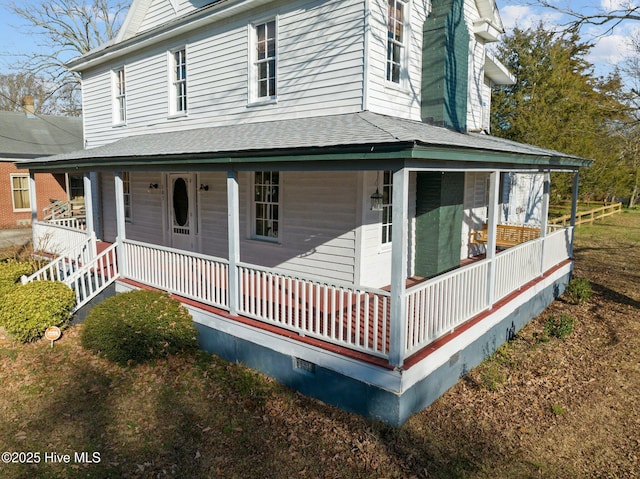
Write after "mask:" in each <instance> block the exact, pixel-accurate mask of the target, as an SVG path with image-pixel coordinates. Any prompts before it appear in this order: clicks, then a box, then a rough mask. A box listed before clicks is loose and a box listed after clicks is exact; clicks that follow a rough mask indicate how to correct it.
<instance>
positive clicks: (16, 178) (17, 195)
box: [11, 175, 31, 211]
mask: <svg viewBox="0 0 640 479" xmlns="http://www.w3.org/2000/svg"><path fill="white" fill-rule="evenodd" d="M11 196H12V198H13V210H14V211H20V210H28V209H31V201H30V199H29V175H11Z"/></svg>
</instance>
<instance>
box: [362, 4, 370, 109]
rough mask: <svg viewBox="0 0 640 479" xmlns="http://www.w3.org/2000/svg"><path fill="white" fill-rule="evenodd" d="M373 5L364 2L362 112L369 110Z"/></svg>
mask: <svg viewBox="0 0 640 479" xmlns="http://www.w3.org/2000/svg"><path fill="white" fill-rule="evenodd" d="M370 16H371V3H370V0H365V1H364V15H363V21H362V28H363V29H364V31H363V45H362V49H363V55H364V57H363V59H362V111H367V110H368V109H369V35H370V33H371V25H370Z"/></svg>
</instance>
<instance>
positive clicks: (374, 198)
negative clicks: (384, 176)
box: [371, 172, 384, 211]
mask: <svg viewBox="0 0 640 479" xmlns="http://www.w3.org/2000/svg"><path fill="white" fill-rule="evenodd" d="M379 179H380V172H378V173H377V174H376V192H375V193H374V194H372V195H371V211H382V200H384V197H383V196H382V194H381V193H380V190H379V188H378V180H379Z"/></svg>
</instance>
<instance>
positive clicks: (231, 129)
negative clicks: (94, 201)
mask: <svg viewBox="0 0 640 479" xmlns="http://www.w3.org/2000/svg"><path fill="white" fill-rule="evenodd" d="M371 160H382V161H385V162H392V161H398V160H405V161H412V162H414V163H415V166H416V167H420V166H422V167H430V166H437V165H443V166H447V167H451V168H455V167H457V168H469V167H470V166H473V167H475V168H491V167H495V165H501V166H502V167H503V168H508V167H515V168H540V169H542V168H544V169H547V168H548V169H562V170H567V169H577V168H579V167H584V166H589V165H590V164H591V160H588V159H585V158H580V157H577V156H572V155H568V154H565V153H560V152H557V151H553V150H548V149H544V148H538V147H535V146H531V145H525V144H522V143H516V142H512V141H508V140H505V139H502V138H497V137H493V136H490V135H484V134H476V133H458V132H454V131H451V130H448V129H446V128H442V127H438V126H434V125H429V124H426V123H422V122H418V121H412V120H405V119H400V118H394V117H390V116H385V115H380V114H377V113H372V112H366V111H365V112H359V113H350V114H341V115H329V116H320V117H313V118H300V119H288V120H278V121H270V122H261V123H244V124H237V125H231V126H217V127H210V128H199V129H191V130H183V131H167V132H164V133H158V132H155V133H148V134H137V133H136V134H132V135H131V136H128V137H125V138H122V139H120V140H118V141H115V142H113V143H109V144H107V145H103V146H99V147H96V148H90V149H85V150H79V151H75V152H71V153H64V154H59V155H55V156H50V157H44V158H36V159H32V160H24V161H19V162H17V163H16V165H17V166H18V167H19V168H28V169H30V170H34V171H56V170H61V171H62V170H64V171H68V170H69V169H80V170H114V169H149V170H151V169H153V170H157V169H172V168H178V169H188V168H194V169H225V170H226V169H227V168H229V167H231V166H232V165H233V166H232V167H233V168H234V169H235V168H237V169H244V168H247V169H249V168H251V169H253V168H256V167H261V168H264V167H265V166H266V165H265V164H266V163H269V168H273V167H274V165H273V164H274V163H277V164H278V165H279V166H278V168H280V166H286V165H289V166H288V167H289V168H303V169H333V168H339V169H342V168H347V167H348V168H350V169H379V168H380V165H379V164H377V162H374V163H371Z"/></svg>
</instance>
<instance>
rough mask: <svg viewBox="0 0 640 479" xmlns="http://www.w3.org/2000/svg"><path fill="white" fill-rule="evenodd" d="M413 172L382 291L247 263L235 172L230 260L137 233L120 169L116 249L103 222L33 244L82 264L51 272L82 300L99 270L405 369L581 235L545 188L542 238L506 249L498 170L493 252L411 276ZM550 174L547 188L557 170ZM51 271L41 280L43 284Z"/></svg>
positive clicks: (401, 189) (53, 229)
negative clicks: (555, 215) (556, 210)
mask: <svg viewBox="0 0 640 479" xmlns="http://www.w3.org/2000/svg"><path fill="white" fill-rule="evenodd" d="M412 171H415V170H412V169H410V168H405V169H401V170H398V171H396V172H395V173H394V177H393V179H394V183H393V184H394V188H393V195H394V196H393V201H392V205H393V206H392V217H393V223H392V225H393V228H392V236H393V237H392V241H391V251H390V255H391V282H390V283H389V284H386V285H384V286H381V287H367V286H362V285H358V284H354V283H349V282H342V281H337V280H329V279H327V278H326V277H325V278H323V277H319V276H314V275H313V274H308V273H307V274H297V273H292V272H291V271H287V270H285V269H281V268H273V267H267V266H264V265H259V264H255V263H248V262H243V261H240V252H241V244H240V238H241V235H240V234H239V218H240V204H239V203H240V201H239V196H240V195H239V185H238V179H237V173H236V172H233V171H229V172H228V174H227V217H228V224H227V231H228V241H227V244H228V250H229V254H228V256H227V257H217V256H212V255H207V254H202V253H197V252H193V251H188V250H183V249H178V248H172V247H167V246H163V245H159V244H154V243H150V242H144V241H139V240H136V239H130V238H128V234H127V222H126V220H125V203H126V202H125V195H124V189H123V182H122V175H121V174H120V173H115V174H114V175H113V181H114V187H115V191H116V193H117V196H116V198H117V199H118V201H117V208H116V220H117V221H116V224H117V232H118V235H117V239H116V241H115V242H114V243H113V244H110V243H104V242H97V241H96V234H95V231H94V227H93V221H88V222H87V229H86V230H85V229H78V228H73V227H69V226H66V225H60V224H56V223H53V222H35V223H34V245H36V249H40V250H43V251H47V252H49V253H52V254H59V255H60V257H63V258H64V257H66V258H67V259H66V260H60V259H58V262H60V261H63V262H66V264H70V263H72V264H75V265H76V267H75V268H70V269H69V271H68V272H66V273H65V272H64V271H63V270H61V269H60V268H59V265H55V264H54V263H55V262H54V263H52V264H51V265H50V267H49V270H48V273H47V274H49V276H50V277H53V278H54V279H61V280H67V281H68V278H69V277H70V276H71V273H74V274H75V277H76V278H78V279H76V280H75V289H76V290H77V293H78V304H82V303H84V302H85V301H86V300H87V299H85V297H88V296H90V295H91V293H92V292H93V291H94V290H95V292H96V294H97V292H98V290H99V285H98V286H96V287H95V288H92V287H89V288H88V290H87V286H86V285H87V284H89V283H91V284H93V283H94V282H95V281H87V280H86V278H85V279H80V277H81V275H78V273H77V271H79V270H83V271H85V272H88V273H90V274H93V275H95V273H96V271H99V272H100V274H103V275H105V276H108V277H107V278H106V279H105V280H101V281H99V282H98V283H99V284H107V283H111V282H113V281H116V280H117V281H119V282H121V283H123V284H127V285H129V286H134V287H150V288H155V289H160V290H163V291H167V292H169V293H171V294H174V295H176V296H177V297H179V298H182V299H184V300H188V301H190V302H191V304H199V305H202V307H204V308H206V309H208V310H210V311H217V312H219V313H220V314H222V315H224V316H225V317H228V318H237V319H238V320H240V321H242V320H243V318H245V319H251V320H254V321H255V322H253V323H251V324H252V325H253V326H252V327H261V325H264V326H268V327H269V328H272V330H274V331H277V334H281V335H286V336H287V337H290V338H298V339H300V340H301V341H306V340H308V339H309V338H312V339H314V340H317V341H316V342H315V343H314V344H317V345H319V346H320V347H327V348H329V349H332V350H337V351H341V352H342V353H343V354H346V355H347V356H349V355H352V356H353V357H357V358H360V359H364V360H366V361H370V362H373V363H375V364H383V365H386V367H389V368H402V367H403V365H404V363H405V362H406V361H408V360H409V361H410V362H411V358H412V356H416V355H420V354H421V352H423V351H424V350H425V349H426V348H428V347H429V346H430V345H432V344H433V343H435V342H436V341H438V340H441V339H442V338H443V337H445V336H446V335H449V334H451V333H453V332H455V331H456V329H458V328H460V327H462V326H463V325H465V323H467V322H469V321H472V320H473V319H474V318H476V317H479V316H481V315H483V314H485V313H486V312H488V311H491V310H492V309H493V308H494V306H495V305H496V304H500V303H501V302H502V301H504V299H505V298H507V297H509V296H512V295H514V294H518V292H519V291H520V290H521V289H522V288H523V287H525V286H526V285H528V284H531V283H532V282H535V281H536V280H538V279H540V278H543V277H544V276H545V274H549V272H551V271H554V270H555V269H556V268H558V267H559V266H562V265H564V264H567V263H568V262H570V259H571V244H572V232H573V228H572V227H557V226H551V225H548V224H547V221H546V209H547V206H545V205H548V193H546V194H545V198H544V201H543V210H544V211H545V214H544V216H543V218H544V221H543V222H542V224H541V225H540V227H539V229H538V230H537V231H538V235H537V237H535V238H533V239H529V240H528V241H523V242H522V243H521V244H517V245H514V246H510V247H508V248H506V249H505V247H504V245H502V246H501V245H500V244H499V239H498V233H497V231H498V230H499V229H500V227H501V225H500V224H498V222H497V214H498V213H497V212H498V208H499V204H498V184H499V178H500V172H499V171H493V172H491V173H489V177H490V185H491V188H492V190H491V191H492V192H491V193H490V195H489V197H490V199H491V202H490V204H488V205H486V206H487V208H488V212H489V215H488V218H487V219H488V221H487V223H486V227H485V231H486V232H487V233H486V234H487V236H486V247H485V249H484V251H483V252H482V253H480V254H477V255H475V256H473V257H470V258H467V259H462V260H460V261H459V262H458V264H457V265H456V266H455V267H454V268H447V271H445V272H442V273H439V274H436V275H434V276H433V277H428V278H427V277H422V276H415V275H412V274H411V273H410V271H411V272H415V268H413V267H412V266H411V264H412V261H411V259H410V256H411V255H412V254H411V252H410V249H411V248H410V244H411V243H415V242H416V239H415V237H414V236H412V235H411V234H410V232H409V229H410V225H411V220H412V218H410V215H409V201H408V199H409V197H410V194H409V186H408V184H409V175H410V174H411V172H412ZM542 176H543V177H544V179H545V180H544V181H545V182H546V183H547V187H546V188H545V191H547V192H548V182H549V174H548V173H543V174H542ZM85 178H86V184H85V189H86V190H87V191H89V192H90V191H92V188H93V182H92V175H91V174H89V173H88V174H86V175H85ZM576 181H577V176H576ZM88 196H90V195H88ZM89 203H90V202H89ZM34 204H35V203H34ZM89 207H91V204H89ZM419 247H420V245H417V246H415V247H414V248H413V249H414V250H416V249H418V248H419ZM413 255H415V253H413ZM69 258H71V259H69ZM56 275H57V276H56ZM45 276H46V274H45V275H43V273H40V277H41V278H42V277H45ZM72 283H73V282H72ZM83 290H87V291H88V292H83ZM89 299H90V298H89ZM244 324H247V323H244ZM248 327H249V326H248ZM273 328H276V329H273ZM336 348H337V349H336Z"/></svg>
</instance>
